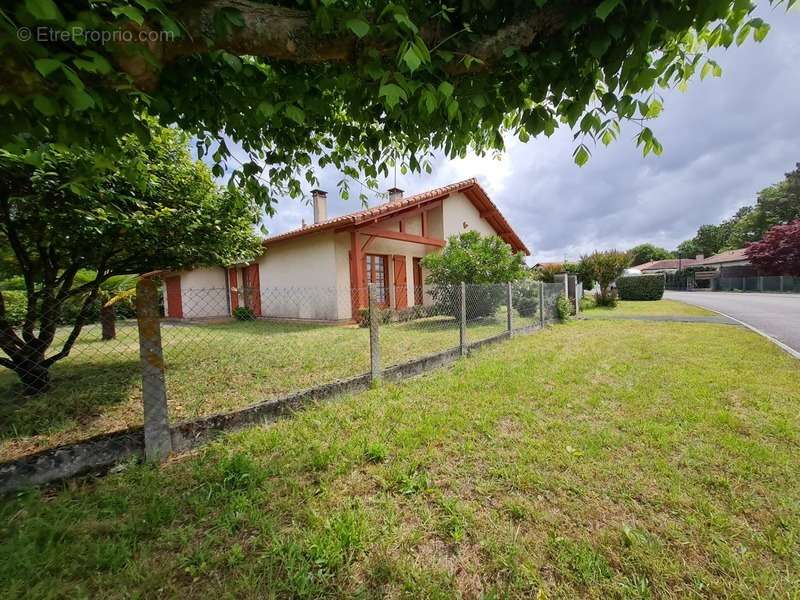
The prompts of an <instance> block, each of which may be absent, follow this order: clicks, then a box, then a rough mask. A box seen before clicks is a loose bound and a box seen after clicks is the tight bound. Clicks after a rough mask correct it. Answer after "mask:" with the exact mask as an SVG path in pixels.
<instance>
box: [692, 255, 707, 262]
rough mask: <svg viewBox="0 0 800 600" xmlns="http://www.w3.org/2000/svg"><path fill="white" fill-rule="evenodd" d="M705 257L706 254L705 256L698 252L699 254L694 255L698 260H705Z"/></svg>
mask: <svg viewBox="0 0 800 600" xmlns="http://www.w3.org/2000/svg"><path fill="white" fill-rule="evenodd" d="M704 258H705V256H703V255H702V254H698V255H697V256H695V257H694V259H695V260H696V261H698V262H703V259H704Z"/></svg>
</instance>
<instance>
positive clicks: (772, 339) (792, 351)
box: [703, 306, 800, 360]
mask: <svg viewBox="0 0 800 600" xmlns="http://www.w3.org/2000/svg"><path fill="white" fill-rule="evenodd" d="M703 308H705V309H706V310H710V311H713V312H715V313H717V314H718V315H722V316H723V317H727V318H728V319H730V320H731V321H736V322H737V323H739V325H741V326H742V327H747V329H749V330H750V331H753V332H755V333H757V334H758V335H760V336H762V337H765V338H767V339H768V340H769V341H770V342H772V343H773V344H775V345H776V346H777V347H778V348H780V349H781V350H783V351H784V352H786V353H787V354H788V355H789V356H791V357H792V358H795V359H797V360H800V352H798V351H797V350H795V349H794V348H792V347H791V346H788V345H787V344H784V343H783V342H782V341H780V340H779V339H778V338H775V337H773V336H771V335H770V334H768V333H767V332H765V331H761V330H760V329H759V328H758V327H754V326H753V325H750V324H749V323H745V322H744V321H741V320H739V319H737V318H736V317H732V316H730V315H728V314H726V313H724V312H722V311H721V310H714V309H713V308H708V307H707V306H704V307H703Z"/></svg>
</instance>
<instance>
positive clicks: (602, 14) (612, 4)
mask: <svg viewBox="0 0 800 600" xmlns="http://www.w3.org/2000/svg"><path fill="white" fill-rule="evenodd" d="M621 3H622V0H603V2H601V3H600V6H598V7H597V10H595V11H594V14H596V15H597V18H598V19H600V20H601V21H605V20H606V19H607V18H608V15H610V14H611V13H612V12H613V11H614V9H615V8H617V6H619V5H620V4H621Z"/></svg>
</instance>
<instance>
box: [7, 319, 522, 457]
mask: <svg viewBox="0 0 800 600" xmlns="http://www.w3.org/2000/svg"><path fill="white" fill-rule="evenodd" d="M514 315H515V318H514V326H515V327H520V326H522V325H525V324H528V323H532V322H533V319H531V318H527V319H523V318H522V317H520V316H519V315H517V314H516V312H515V313H514ZM505 327H506V316H505V308H501V309H499V310H498V314H497V315H496V316H495V317H493V318H486V319H481V320H476V321H474V322H471V323H469V324H468V339H469V340H470V341H476V340H478V339H483V338H485V337H489V336H491V335H495V334H498V333H501V332H502V331H503V330H504V328H505ZM117 330H118V335H117V339H116V340H113V341H107V342H103V341H101V340H100V332H99V327H98V326H97V325H93V326H90V327H87V328H86V330H85V331H84V332H83V333H82V335H81V337H80V338H79V342H78V344H77V345H76V347H75V349H74V350H73V351H72V353H71V355H70V356H69V357H68V358H67V359H66V360H64V361H63V362H60V363H57V364H56V367H55V368H54V370H53V380H54V382H53V386H52V391H50V392H48V393H46V394H43V395H42V396H39V397H36V398H34V399H30V400H27V401H21V399H20V398H19V396H18V391H19V390H18V384H17V380H16V377H15V376H14V375H13V374H12V373H11V372H10V371H6V370H5V369H0V460H2V459H9V458H15V457H17V456H20V455H23V454H26V453H30V452H33V451H36V450H40V449H42V448H46V447H48V446H53V445H57V444H63V443H67V442H72V441H76V440H79V439H85V438H87V437H90V436H92V435H97V434H99V433H104V432H108V431H114V430H118V429H124V428H126V427H130V426H135V425H140V424H141V422H142V408H141V383H140V375H139V373H140V370H139V349H138V335H137V332H136V324H135V322H128V323H120V324H119V325H118V327H117ZM66 333H67V332H66V331H62V332H61V335H66ZM162 336H163V345H164V355H165V360H166V363H167V388H168V396H169V408H170V417H171V418H172V419H173V420H174V421H179V420H184V419H190V418H195V417H198V416H202V415H208V414H213V413H216V412H220V411H228V410H233V409H236V408H241V407H244V406H247V405H249V404H253V403H255V402H260V401H262V400H265V399H268V398H270V397H273V396H276V395H280V394H285V393H288V392H292V391H297V390H300V389H304V388H307V387H311V386H315V385H320V384H323V383H329V382H331V381H334V380H336V379H342V378H346V377H352V376H355V375H360V374H362V373H366V372H367V371H369V331H368V330H366V329H362V328H359V327H357V326H355V325H345V326H330V325H314V324H307V323H297V322H295V323H286V322H283V323H276V322H269V321H256V322H223V323H216V324H211V323H208V324H193V325H187V324H180V325H174V324H167V323H165V324H164V325H163V326H162ZM458 343H459V333H458V326H457V323H456V322H455V321H454V320H453V319H452V318H447V317H431V318H427V319H420V320H417V321H410V322H405V323H393V324H390V325H385V326H383V327H382V328H381V358H382V360H381V362H382V364H383V365H384V366H388V365H391V364H396V363H398V362H403V361H407V360H410V359H412V358H417V357H420V356H424V355H425V354H431V353H434V352H437V351H441V350H445V349H447V348H453V347H455V346H457V345H458Z"/></svg>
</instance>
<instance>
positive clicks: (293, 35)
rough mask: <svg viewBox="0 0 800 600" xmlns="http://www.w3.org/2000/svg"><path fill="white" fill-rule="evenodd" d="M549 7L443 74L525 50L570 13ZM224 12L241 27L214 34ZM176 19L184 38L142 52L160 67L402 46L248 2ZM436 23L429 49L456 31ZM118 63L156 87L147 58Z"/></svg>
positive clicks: (326, 56) (233, 0)
mask: <svg viewBox="0 0 800 600" xmlns="http://www.w3.org/2000/svg"><path fill="white" fill-rule="evenodd" d="M577 1H582V0H577ZM552 4H553V5H546V6H545V7H544V8H540V9H533V10H531V12H529V13H528V14H527V15H522V16H521V17H520V18H518V19H517V20H516V21H515V22H513V23H511V24H509V25H506V26H505V27H502V28H500V29H499V30H497V31H496V32H494V33H491V34H487V35H484V36H483V37H480V38H478V39H477V40H475V41H473V43H472V44H471V45H470V46H468V47H466V48H459V49H458V50H459V52H462V53H465V54H470V55H472V56H475V57H476V58H479V59H480V60H481V61H482V62H483V64H480V63H476V64H475V65H473V66H472V68H471V69H468V68H467V67H466V66H465V65H464V64H463V62H459V63H453V64H452V65H451V66H449V67H448V68H447V70H448V72H449V73H451V74H453V75H458V74H462V73H466V72H468V71H469V72H474V71H475V70H479V69H487V68H489V67H490V66H491V65H492V64H493V63H495V62H497V61H498V60H500V59H501V58H502V57H503V51H504V50H505V49H506V48H508V47H515V48H526V47H528V46H530V45H531V44H532V43H533V42H534V41H535V40H536V39H537V38H539V37H541V36H542V34H544V33H552V32H556V31H559V30H561V29H562V28H563V26H564V24H565V22H566V19H567V16H568V15H569V14H570V11H572V10H573V9H574V3H573V2H568V3H552ZM226 9H227V10H235V11H237V12H238V13H239V14H240V15H241V18H242V20H243V22H244V26H243V27H229V28H228V31H227V32H222V33H220V32H218V31H217V29H216V27H215V15H217V14H218V13H219V11H222V10H226ZM175 16H177V18H178V19H179V20H180V22H181V23H182V24H183V25H184V27H185V29H186V34H184V35H183V36H182V37H180V38H179V39H177V40H172V41H153V42H147V43H146V47H147V49H148V50H149V51H150V52H151V53H152V54H153V55H154V57H155V58H156V60H157V61H159V62H160V63H161V65H162V66H163V65H168V64H170V63H172V62H174V61H176V60H177V59H179V58H181V57H185V56H190V55H193V54H205V53H208V52H210V51H213V50H225V51H227V52H230V53H232V54H237V55H240V56H241V55H250V56H259V57H262V58H267V59H273V60H280V61H289V62H296V63H330V62H339V63H353V62H355V61H356V60H357V59H358V56H359V53H360V52H362V51H363V50H365V49H367V48H370V49H374V50H378V51H379V52H380V53H381V54H382V55H393V54H394V53H396V52H397V49H398V47H399V44H400V43H401V40H397V41H392V42H391V43H381V42H380V41H379V40H375V39H369V38H367V39H365V40H364V41H363V42H361V41H360V40H358V38H356V37H355V36H354V35H351V34H348V35H337V36H322V35H320V34H319V33H317V32H315V31H313V28H312V23H313V13H312V12H310V11H305V10H298V9H294V8H287V7H283V6H273V5H269V4H259V3H257V2H253V1H251V0H209V1H207V2H205V3H198V2H188V1H185V2H183V3H182V4H180V5H178V6H177V7H176V8H175ZM440 25H441V24H440V23H438V22H437V24H426V25H423V26H422V28H421V30H420V36H421V37H422V39H423V40H424V41H425V43H426V44H427V45H428V47H433V46H436V45H437V44H440V43H442V42H446V41H447V40H448V39H449V38H452V37H453V34H454V33H456V30H454V28H453V27H448V28H443V27H441V26H440ZM143 29H147V27H144V28H143ZM137 37H138V36H137ZM153 37H157V36H153ZM133 43H137V44H138V43H139V42H133ZM117 62H118V63H119V65H120V67H121V68H122V70H123V71H125V72H127V73H128V74H129V75H130V76H131V77H132V78H133V80H134V82H135V83H136V85H137V86H138V87H139V88H141V89H144V90H150V91H152V90H154V89H156V88H157V87H158V83H159V76H160V75H159V73H158V71H157V70H156V69H155V68H154V67H153V65H152V64H151V63H150V62H148V60H147V58H146V57H144V56H142V55H141V54H139V53H135V52H129V51H128V52H126V51H125V48H124V46H123V47H122V54H121V55H119V56H118V58H117Z"/></svg>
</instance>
